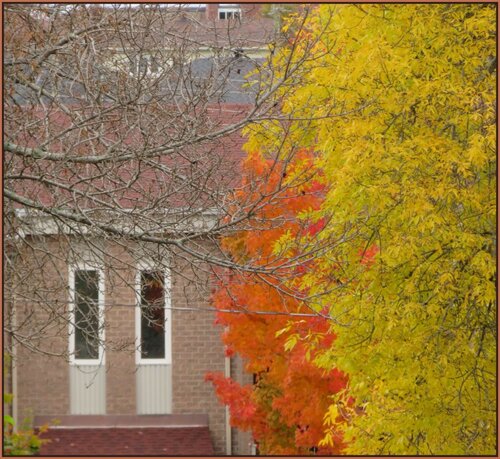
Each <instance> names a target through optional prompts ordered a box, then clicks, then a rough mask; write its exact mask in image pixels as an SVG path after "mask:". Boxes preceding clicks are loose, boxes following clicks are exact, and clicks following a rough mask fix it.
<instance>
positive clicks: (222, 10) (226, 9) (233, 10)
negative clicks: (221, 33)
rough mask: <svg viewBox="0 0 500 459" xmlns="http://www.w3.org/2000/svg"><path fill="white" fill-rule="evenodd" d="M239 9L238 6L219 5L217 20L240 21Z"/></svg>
mask: <svg viewBox="0 0 500 459" xmlns="http://www.w3.org/2000/svg"><path fill="white" fill-rule="evenodd" d="M240 18H241V8H240V5H238V4H225V5H219V19H240Z"/></svg>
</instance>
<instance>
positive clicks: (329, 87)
mask: <svg viewBox="0 0 500 459" xmlns="http://www.w3.org/2000/svg"><path fill="white" fill-rule="evenodd" d="M294 21H295V19H294V18H293V17H292V18H291V19H290V21H289V23H288V24H286V25H285V28H288V27H290V28H292V29H293V28H294V27H296V26H297V24H296V22H294ZM495 21H496V19H495V8H494V6H493V5H488V4H440V5H438V4H432V5H431V4H425V5H424V4H422V5H410V4H408V5H396V4H385V5H384V4H378V5H322V6H319V7H318V8H315V9H314V10H313V11H312V12H311V14H310V15H309V17H308V18H307V20H306V22H305V24H304V26H303V27H301V28H300V31H299V32H298V33H299V34H301V35H302V36H303V37H304V38H309V39H310V38H312V39H316V44H315V46H314V48H313V49H312V50H311V49H307V50H304V52H308V53H310V55H309V59H308V61H307V63H306V64H305V65H306V71H304V72H303V73H302V74H301V78H300V81H296V82H295V85H294V88H293V89H292V90H290V89H289V88H288V89H287V93H286V94H285V93H282V98H281V108H282V110H283V112H284V113H287V114H289V115H290V117H291V118H293V121H292V122H291V123H290V124H288V125H287V126H286V133H287V134H288V135H287V136H286V140H285V142H286V145H288V148H289V149H290V150H292V149H293V148H296V147H297V146H300V147H301V148H305V149H314V151H315V155H314V158H315V160H314V161H315V167H316V168H317V169H318V170H320V171H321V175H322V180H323V182H324V184H325V196H324V199H323V201H322V203H321V206H320V207H319V208H316V209H315V208H310V209H308V210H307V211H302V212H300V213H298V214H297V216H296V218H297V219H298V221H303V220H304V219H308V220H310V221H316V222H319V221H322V222H323V224H322V225H321V226H323V228H322V230H321V231H319V232H317V234H315V240H316V242H317V243H318V244H319V245H320V246H321V247H322V248H323V249H324V250H321V251H319V252H318V253H319V256H318V257H317V258H316V259H315V260H314V263H313V264H311V265H308V266H307V272H306V273H305V274H304V275H303V276H300V278H299V279H298V280H297V279H293V280H290V281H289V282H288V284H287V285H288V286H289V287H293V288H295V289H298V290H299V291H300V289H301V288H303V289H306V290H307V297H308V298H304V301H305V302H306V303H307V304H308V305H309V307H310V308H312V309H314V310H315V311H317V312H318V314H319V317H323V314H324V312H325V311H326V312H327V314H326V316H327V318H325V319H324V320H325V321H327V323H328V324H329V326H330V327H331V329H330V332H332V331H333V330H334V331H335V335H336V336H337V338H336V339H335V341H334V343H332V344H331V345H330V346H328V347H327V348H326V349H323V350H322V351H321V352H319V353H315V354H314V355H312V356H311V362H313V363H314V365H316V366H317V367H319V368H321V369H323V370H324V371H326V372H328V371H331V370H332V369H334V368H335V369H338V370H340V371H342V372H343V373H345V375H346V376H347V378H348V384H347V386H346V388H345V390H341V391H338V392H335V393H334V392H333V391H332V392H331V394H330V395H331V398H330V408H329V409H328V410H327V411H326V413H325V414H324V436H323V439H322V441H321V444H323V445H330V446H333V445H334V438H336V437H335V436H337V435H339V434H341V435H342V436H343V440H344V442H345V444H346V446H345V448H344V450H343V452H344V453H347V454H429V455H435V454H466V455H467V454H469V455H470V454H494V452H495V444H496V443H495V435H496V431H497V428H496V403H497V400H496V333H497V331H496V324H497V317H496V290H495V280H496V265H495V257H496V238H495V235H496V176H495V171H496V156H495V145H496V123H495V120H496V102H495V97H496V90H495V88H496V49H495V42H496V32H495V30H496V29H495ZM300 43H301V42H300V40H297V41H296V42H294V44H293V46H291V47H289V48H287V47H284V48H282V49H280V50H279V51H277V52H276V57H275V63H276V62H277V63H279V62H280V60H282V61H283V62H286V61H287V60H288V59H289V56H290V53H292V52H293V53H296V56H300V52H301V50H300ZM283 71H285V70H283ZM247 132H248V133H249V142H248V144H247V148H248V150H249V151H251V152H254V151H259V152H262V154H263V155H264V156H265V155H266V154H270V153H271V152H273V151H275V150H277V149H278V147H280V148H282V149H283V142H284V141H283V139H284V138H285V136H284V132H285V128H284V127H283V126H282V125H278V124H277V123H274V122H273V121H272V120H270V121H268V122H262V123H260V124H259V125H253V126H251V127H250V128H247ZM297 161H300V159H297ZM288 179H289V178H288V177H286V178H284V180H285V181H286V180H288ZM301 244H304V240H303V239H301V238H297V236H296V234H294V233H293V232H284V233H283V234H282V235H281V236H279V237H278V238H277V240H276V242H275V243H274V244H273V246H274V249H275V250H280V248H283V247H295V249H294V250H299V251H300V245H301ZM308 250H310V247H309V248H308ZM332 283H334V284H335V285H336V286H337V288H332ZM249 288H250V287H249ZM281 288H283V287H281ZM249 297H250V294H249ZM288 327H289V328H288V329H287V333H288V334H289V335H290V336H292V335H293V330H295V331H297V330H298V327H299V325H298V323H297V322H296V321H294V320H291V321H290V322H289V324H288ZM271 339H272V338H271ZM287 343H290V341H287ZM292 344H293V343H292ZM302 345H303V342H301V346H302ZM269 346H270V347H272V346H273V345H272V344H269ZM310 347H311V348H314V343H313V342H311V343H310ZM284 349H285V350H287V349H288V351H289V352H293V345H288V346H287V345H285V348H284ZM290 358H291V357H290ZM251 365H252V363H251V362H250V363H249V368H251ZM254 390H256V389H254ZM352 400H354V403H352ZM339 416H340V417H341V418H343V419H344V420H345V422H336V421H337V420H338V418H339Z"/></svg>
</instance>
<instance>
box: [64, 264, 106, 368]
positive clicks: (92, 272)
mask: <svg viewBox="0 0 500 459" xmlns="http://www.w3.org/2000/svg"><path fill="white" fill-rule="evenodd" d="M101 276H102V273H101V271H100V270H97V269H80V268H77V269H73V270H71V271H70V289H71V297H72V302H71V303H72V304H71V308H70V311H71V312H70V354H71V360H72V361H73V362H76V363H89V364H90V363H93V364H95V363H98V362H99V361H100V360H101V358H102V352H103V339H104V330H103V317H102V307H103V302H102V290H103V288H102V287H103V286H102V278H101Z"/></svg>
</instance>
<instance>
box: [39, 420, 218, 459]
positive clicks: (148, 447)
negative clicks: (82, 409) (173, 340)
mask: <svg viewBox="0 0 500 459" xmlns="http://www.w3.org/2000/svg"><path fill="white" fill-rule="evenodd" d="M44 418H45V417H44ZM51 418H58V419H60V418H63V421H62V422H61V423H60V424H59V425H57V426H52V427H50V428H49V430H48V431H47V432H46V433H44V434H42V438H43V439H48V440H50V442H48V443H45V444H44V445H43V446H42V448H41V450H40V455H41V456H51V455H64V456H103V455H134V456H148V455H149V456H179V455H188V456H210V455H213V454H214V450H213V444H212V439H211V437H210V431H209V429H208V425H207V420H206V416H179V415H171V416H59V417H58V416H54V417H51ZM180 418H182V419H180ZM200 419H201V420H202V422H200ZM35 422H36V424H37V425H41V424H43V423H45V422H47V420H46V419H41V418H38V419H35ZM155 424H156V426H155Z"/></svg>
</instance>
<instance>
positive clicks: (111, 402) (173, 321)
mask: <svg viewBox="0 0 500 459" xmlns="http://www.w3.org/2000/svg"><path fill="white" fill-rule="evenodd" d="M190 14H193V15H195V16H196V15H197V16H196V18H197V21H200V22H203V21H208V22H211V23H214V24H224V22H225V21H233V22H234V23H238V24H239V26H238V27H237V28H236V31H235V32H234V33H235V34H240V35H238V36H239V37H240V39H241V37H242V36H243V37H244V38H245V37H246V38H245V39H247V40H248V49H253V51H252V52H254V53H257V54H256V55H257V56H258V55H259V53H261V51H262V50H259V49H256V48H255V49H254V46H253V43H254V41H255V42H257V38H259V39H260V40H261V39H262V37H263V34H264V33H270V32H271V31H272V30H273V28H274V22H273V21H272V20H271V19H268V18H264V17H262V16H261V15H260V7H259V6H258V5H254V4H242V5H239V4H207V5H206V7H204V6H197V7H196V8H193V9H192V10H190ZM245 34H246V36H245ZM245 52H248V51H245ZM206 62H207V59H199V60H198V61H193V63H192V65H193V68H195V69H196V71H197V72H203V69H204V66H206ZM141 65H142V66H143V67H144V66H146V67H147V68H148V70H147V71H150V70H151V71H152V72H153V71H155V69H154V65H155V64H154V63H153V61H151V60H149V61H148V60H147V59H146V60H142V61H140V62H138V63H137V66H138V67H137V68H136V69H135V70H134V71H138V70H139V67H140V66H141ZM235 65H236V67H237V68H236V70H237V71H235V72H233V73H232V75H241V74H245V73H247V72H248V70H249V69H250V68H251V65H250V64H248V62H245V61H241V62H240V63H239V64H238V63H236V64H235ZM238 65H239V67H238ZM249 65H250V66H249ZM144 68H145V67H144ZM240 78H241V77H239V76H238V81H240ZM230 82H231V81H230ZM240 88H241V84H240V83H235V85H234V86H233V88H232V89H231V90H230V91H228V92H227V93H226V95H225V96H224V97H225V99H224V101H223V104H222V105H221V104H219V105H218V106H217V108H218V110H219V111H220V110H221V109H222V112H224V110H226V111H227V112H228V113H233V115H231V117H232V118H231V119H234V117H235V116H236V117H237V116H240V115H238V114H237V115H234V114H235V113H239V114H241V113H244V112H245V111H246V110H248V109H249V107H251V100H249V99H248V96H247V95H245V94H244V93H243V92H242V91H240ZM214 116H227V115H214ZM223 144H224V145H223V147H224V148H223V153H224V154H227V155H228V157H227V160H226V161H225V167H226V169H225V170H222V171H220V173H221V174H223V175H224V174H225V176H226V177H227V176H229V175H231V174H232V175H233V176H234V175H235V174H236V173H237V171H238V167H239V166H238V163H239V161H240V159H241V157H242V155H243V153H242V150H241V146H242V144H243V139H242V138H241V137H240V136H239V135H238V134H233V135H231V136H230V137H228V138H227V139H225V140H224V141H223ZM42 194H43V193H42ZM16 212H19V213H20V214H22V209H16ZM23 215H24V214H23ZM212 217H213V216H212ZM203 218H208V219H209V218H210V216H206V215H205V216H202V220H203ZM24 224H25V225H26V226H25V227H24V228H23V233H22V234H23V238H24V240H25V241H26V242H27V244H26V246H25V247H24V248H23V249H22V251H20V252H19V253H16V254H15V255H14V256H12V260H15V262H16V263H17V264H18V266H20V265H23V264H24V265H25V266H28V267H30V266H31V268H27V269H26V272H28V271H29V272H31V275H30V277H29V282H27V283H26V285H25V288H26V291H27V290H29V289H30V291H32V290H33V289H34V290H37V287H36V286H37V285H38V284H37V282H39V285H40V288H38V290H39V294H40V295H43V297H44V301H45V302H47V301H50V302H52V304H54V305H59V306H57V307H54V308H53V309H37V307H36V304H35V303H30V301H23V299H22V298H23V295H22V293H23V288H24V287H23V286H21V287H19V289H18V290H17V291H16V292H17V293H16V295H15V297H14V298H13V299H11V300H10V301H11V304H10V307H11V308H12V305H14V307H13V308H12V309H13V310H15V311H16V312H15V317H14V319H12V320H14V322H15V323H16V325H19V324H20V323H22V322H23V321H24V320H27V318H28V317H29V318H30V320H34V321H38V322H39V323H46V324H51V323H54V324H55V323H56V322H57V321H56V316H57V320H59V322H58V323H59V325H58V326H57V327H56V326H55V325H54V329H53V330H46V331H48V333H46V334H44V336H43V337H40V338H37V337H36V336H33V337H32V338H31V341H30V343H31V345H32V347H34V348H37V346H39V345H41V343H42V340H43V348H44V352H34V351H36V349H30V348H29V346H22V345H16V346H14V347H13V354H14V355H13V364H12V368H11V371H10V375H9V379H8V380H7V381H6V383H7V385H8V386H10V390H11V391H12V392H13V393H14V407H13V414H14V416H15V418H16V419H17V421H18V422H20V421H21V420H22V419H25V418H29V419H31V420H32V423H33V425H34V426H35V427H39V426H41V425H44V424H48V425H49V426H50V428H49V431H48V432H47V433H46V434H44V435H45V437H46V438H48V439H50V440H51V441H50V442H49V443H48V444H46V445H44V446H43V448H42V450H41V454H42V455H61V454H62V455H106V454H120V455H127V454H128V455H211V454H216V455H224V454H236V455H248V454H252V452H253V445H252V439H251V436H250V435H249V434H246V433H242V432H237V431H236V430H235V429H232V428H231V427H230V424H229V414H228V411H227V410H226V408H225V407H224V406H222V405H221V404H220V403H219V402H218V401H217V399H216V397H215V394H214V391H213V388H212V386H211V384H209V383H207V382H205V374H206V373H207V372H208V371H220V372H223V373H225V374H226V375H227V376H231V377H233V378H234V379H236V380H238V381H240V382H246V383H251V381H252V376H251V375H248V374H246V373H245V372H244V363H243V362H242V361H241V360H240V359H238V358H234V357H231V358H229V357H226V356H225V354H224V348H223V345H222V343H221V340H220V333H221V332H222V330H221V329H220V328H219V327H217V326H215V325H214V318H215V317H214V311H213V309H211V307H210V301H209V293H207V292H209V291H210V282H211V280H210V276H209V275H208V274H207V272H206V271H205V270H203V266H202V264H198V265H197V266H198V268H199V271H197V273H196V277H197V279H198V281H199V282H198V283H197V284H196V285H194V284H193V283H192V282H190V280H189V278H188V276H185V275H184V274H183V273H185V272H187V270H189V269H192V267H190V266H187V264H188V261H187V260H186V258H185V257H179V258H176V257H175V256H173V255H172V254H171V253H169V254H168V255H166V254H164V253H163V252H162V250H161V249H158V250H156V249H155V248H154V244H150V245H149V246H148V247H147V248H148V250H147V251H146V249H145V247H146V246H145V245H143V246H141V247H139V246H138V247H137V250H136V251H135V252H134V250H135V249H134V247H133V245H134V243H133V242H127V243H126V244H127V245H126V247H125V246H124V244H122V243H120V241H117V240H113V239H111V240H106V239H105V238H103V239H100V238H90V239H87V240H85V241H83V240H81V238H79V237H78V236H77V235H73V234H72V233H71V231H69V232H68V233H67V234H65V236H64V238H61V232H60V231H61V227H59V226H57V225H55V226H54V225H53V218H52V217H47V216H40V215H38V214H33V215H32V214H30V215H28V214H26V215H25V219H24ZM202 224H204V223H203V222H202ZM211 243H212V242H211V241H210V240H205V241H204V240H203V238H201V241H200V242H199V244H206V245H208V246H210V244H211ZM96 247H98V250H97V249H96ZM6 250H7V251H9V250H10V248H9V246H7V247H6ZM208 250H209V251H210V249H208ZM141 251H142V252H141ZM155 251H156V252H157V257H156V258H155V257H152V255H151V254H152V253H154V252H155ZM166 258H168V262H166V261H165V260H166ZM44 260H45V261H44ZM183 264H186V266H184V265H183ZM35 266H38V268H36V267H35ZM10 282H14V279H13V278H9V274H8V273H7V277H6V284H5V289H9V285H11V284H10ZM49 284H50V286H51V288H50V290H49V289H47V285H49ZM200 285H204V286H205V287H206V288H205V289H203V288H199V286H200ZM42 286H43V287H42ZM28 297H29V295H27V294H26V298H28ZM8 307H9V305H8V304H7V308H8ZM52 315H54V317H52ZM61 320H62V325H61V324H60V321H61ZM82 324H85V325H84V326H83V325H82ZM48 328H49V329H50V326H48ZM89 330H90V331H89ZM91 332H95V333H94V334H92V333H91ZM38 339H39V341H38ZM6 340H7V342H8V341H9V336H6ZM61 355H66V357H65V358H61Z"/></svg>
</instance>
